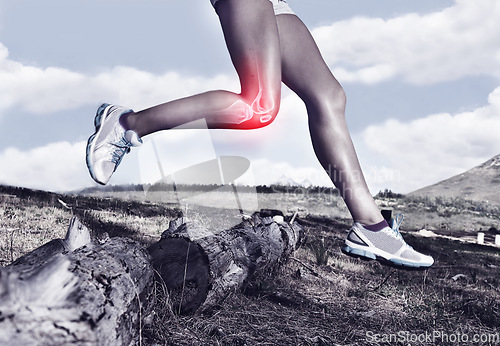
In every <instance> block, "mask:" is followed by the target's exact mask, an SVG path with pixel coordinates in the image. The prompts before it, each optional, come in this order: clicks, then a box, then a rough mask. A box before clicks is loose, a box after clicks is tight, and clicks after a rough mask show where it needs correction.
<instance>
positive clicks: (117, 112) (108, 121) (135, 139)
mask: <svg viewBox="0 0 500 346" xmlns="http://www.w3.org/2000/svg"><path fill="white" fill-rule="evenodd" d="M131 111H132V110H131V109H127V108H124V107H121V106H115V105H110V104H107V103H104V104H102V105H101V106H100V107H99V108H98V109H97V114H96V117H95V120H94V125H95V133H94V134H93V135H92V136H90V138H89V140H88V142H87V167H88V168H89V172H90V176H91V177H92V179H94V180H95V181H96V182H98V183H99V184H102V185H106V184H107V183H108V181H109V179H110V178H111V176H112V175H113V173H114V171H115V170H116V168H117V167H118V165H119V164H120V162H121V161H122V159H123V156H125V154H127V153H128V152H129V151H130V147H136V146H139V145H141V144H142V140H141V139H140V138H139V136H137V133H135V132H134V131H131V130H128V131H127V130H125V129H124V128H123V126H121V124H120V123H119V120H120V116H121V115H122V114H125V113H128V112H131Z"/></svg>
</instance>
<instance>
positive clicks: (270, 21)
mask: <svg viewBox="0 0 500 346" xmlns="http://www.w3.org/2000/svg"><path fill="white" fill-rule="evenodd" d="M216 10H217V14H218V15H219V19H220V22H221V25H222V30H223V32H224V38H225V40H226V45H227V48H228V51H229V54H230V56H231V60H232V62H233V64H234V67H235V68H236V71H237V73H238V76H239V78H240V82H241V92H242V95H243V96H245V95H248V96H249V97H250V98H251V97H252V96H255V95H257V94H258V93H259V91H260V92H262V90H264V93H265V94H269V95H270V96H271V97H272V98H273V99H276V98H278V99H279V95H280V87H281V52H280V41H279V36H278V27H277V22H276V17H275V15H274V11H273V6H272V4H271V2H269V1H268V0H251V1H250V0H220V1H218V2H217V6H216Z"/></svg>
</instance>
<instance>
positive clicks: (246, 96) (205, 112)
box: [121, 0, 281, 137]
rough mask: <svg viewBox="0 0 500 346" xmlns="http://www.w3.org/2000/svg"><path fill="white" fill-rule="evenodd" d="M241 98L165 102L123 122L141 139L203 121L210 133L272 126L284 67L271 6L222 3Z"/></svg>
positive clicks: (262, 1)
mask: <svg viewBox="0 0 500 346" xmlns="http://www.w3.org/2000/svg"><path fill="white" fill-rule="evenodd" d="M217 12H218V15H219V19H220V22H221V25H222V29H223V31H224V36H225V39H226V44H227V47H228V50H229V53H230V55H231V59H232V61H233V64H234V66H235V68H236V71H237V73H238V76H239V78H240V84H241V92H240V93H239V94H236V93H233V92H229V91H223V90H217V91H209V92H206V93H203V94H198V95H194V96H190V97H187V98H183V99H179V100H175V101H172V102H167V103H164V104H161V105H158V106H155V107H152V108H149V109H145V110H143V111H140V112H137V113H129V114H127V115H126V116H124V117H122V120H121V123H122V125H124V127H125V128H127V129H131V130H134V131H135V132H136V133H137V134H138V135H139V136H140V137H142V136H144V135H147V134H150V133H153V132H156V131H160V130H167V129H171V128H174V127H176V126H179V125H181V124H185V123H188V122H191V121H194V120H198V119H202V118H205V119H206V122H207V124H208V127H209V128H212V129H254V128H259V127H263V126H266V125H268V124H269V123H270V122H272V121H273V120H274V118H275V117H276V114H277V112H278V109H279V102H280V96H281V95H280V94H281V65H280V50H279V37H278V29H277V24H276V17H275V15H274V12H273V8H272V5H271V3H270V2H269V1H267V0H253V1H248V0H224V1H220V3H219V4H218V7H217Z"/></svg>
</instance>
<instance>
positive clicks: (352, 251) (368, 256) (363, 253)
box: [341, 245, 432, 269]
mask: <svg viewBox="0 0 500 346" xmlns="http://www.w3.org/2000/svg"><path fill="white" fill-rule="evenodd" d="M341 250H342V252H343V253H344V254H346V255H348V256H351V257H355V258H360V259H363V260H368V261H370V260H376V261H378V262H380V263H382V264H385V265H389V266H394V267H397V268H406V269H426V268H429V267H430V266H431V265H432V264H430V265H427V264H420V263H415V262H408V261H405V260H401V259H399V258H391V259H387V258H385V257H382V256H378V255H376V254H374V253H373V252H371V251H368V250H365V249H360V248H354V247H351V246H349V245H344V246H343V247H342V249H341Z"/></svg>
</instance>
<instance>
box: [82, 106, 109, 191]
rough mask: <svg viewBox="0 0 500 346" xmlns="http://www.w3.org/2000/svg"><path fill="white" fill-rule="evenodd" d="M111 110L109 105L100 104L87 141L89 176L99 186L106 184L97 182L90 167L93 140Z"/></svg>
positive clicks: (98, 133)
mask: <svg viewBox="0 0 500 346" xmlns="http://www.w3.org/2000/svg"><path fill="white" fill-rule="evenodd" d="M110 108H111V105H109V104H102V105H101V106H100V107H99V108H98V109H97V112H96V116H95V118H94V126H95V132H94V134H93V135H91V136H90V137H89V140H88V141H87V156H86V157H87V167H88V169H89V173H90V176H91V177H92V179H94V180H95V181H96V182H97V183H99V184H101V185H106V183H103V182H101V181H99V180H98V179H97V178H96V176H95V174H94V169H93V167H92V162H93V153H94V148H95V145H96V141H95V139H96V138H97V137H99V135H100V133H101V129H102V127H101V125H102V123H103V122H104V121H105V120H106V117H107V116H108V114H109V110H110Z"/></svg>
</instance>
